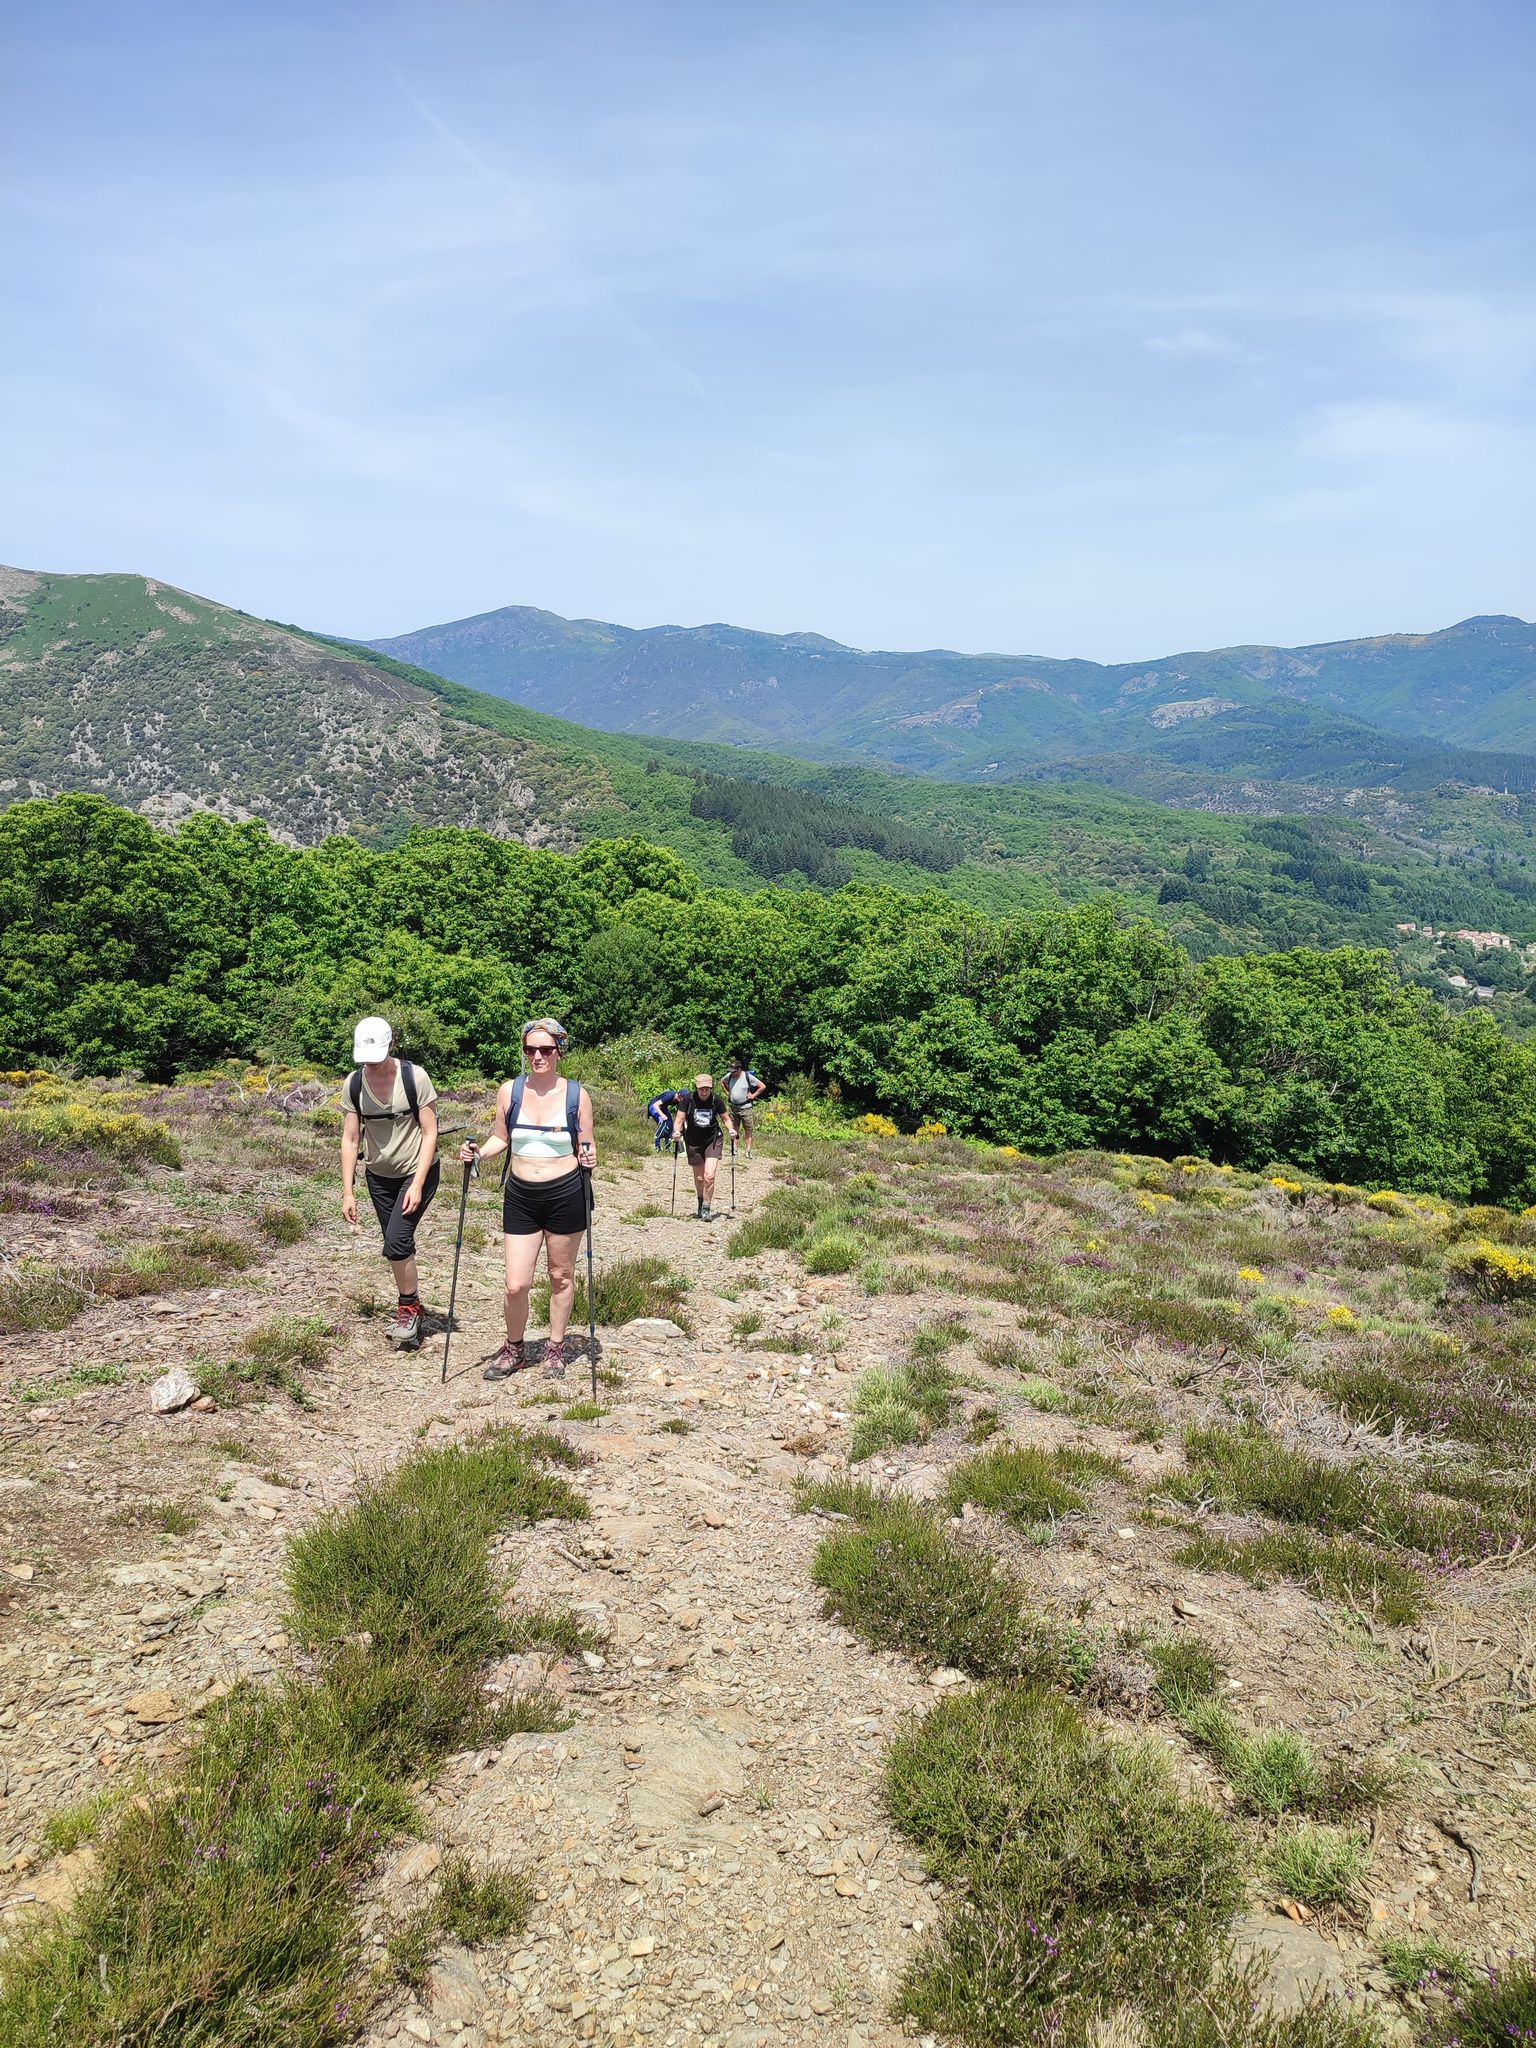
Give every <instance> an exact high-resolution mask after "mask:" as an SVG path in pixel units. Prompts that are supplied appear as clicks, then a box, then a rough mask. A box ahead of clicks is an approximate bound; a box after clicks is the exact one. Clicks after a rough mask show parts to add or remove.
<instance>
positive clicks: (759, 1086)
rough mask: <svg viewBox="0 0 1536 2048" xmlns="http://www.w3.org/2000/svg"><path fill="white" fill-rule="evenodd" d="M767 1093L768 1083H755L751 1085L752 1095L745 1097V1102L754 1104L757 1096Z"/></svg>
mask: <svg viewBox="0 0 1536 2048" xmlns="http://www.w3.org/2000/svg"><path fill="white" fill-rule="evenodd" d="M767 1093H768V1083H767V1082H766V1081H755V1082H754V1083H753V1084H752V1093H751V1094H750V1095H749V1096H748V1097H747V1100H748V1102H756V1100H757V1098H758V1097H759V1095H766V1094H767Z"/></svg>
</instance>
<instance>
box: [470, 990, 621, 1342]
mask: <svg viewBox="0 0 1536 2048" xmlns="http://www.w3.org/2000/svg"><path fill="white" fill-rule="evenodd" d="M567 1043H568V1040H567V1038H566V1035H565V1029H564V1027H563V1026H562V1025H561V1024H560V1023H558V1022H557V1021H556V1019H555V1018H553V1017H535V1018H534V1019H533V1021H532V1023H530V1024H525V1025H524V1026H523V1057H524V1059H525V1060H526V1062H527V1069H528V1070H527V1072H526V1073H524V1074H521V1075H519V1076H518V1078H517V1080H516V1081H503V1082H502V1084H501V1086H500V1088H498V1089H497V1091H496V1124H495V1128H494V1129H493V1131H492V1132H491V1135H490V1137H489V1138H487V1139H486V1141H485V1143H484V1144H483V1145H476V1144H474V1143H473V1142H471V1143H469V1144H467V1145H465V1147H464V1149H463V1150H462V1152H460V1154H459V1157H460V1158H461V1159H462V1160H463V1162H464V1164H465V1165H466V1166H471V1165H473V1164H474V1162H475V1161H476V1160H477V1159H494V1158H496V1157H497V1155H498V1154H499V1153H502V1152H509V1153H510V1154H511V1158H510V1160H509V1161H508V1169H509V1170H508V1173H507V1185H506V1192H505V1194H504V1195H503V1197H502V1204H501V1228H502V1242H503V1244H504V1246H505V1248H506V1255H507V1292H506V1298H505V1301H504V1304H503V1306H504V1308H505V1310H506V1318H507V1341H506V1343H505V1344H503V1345H502V1347H501V1349H500V1351H498V1352H497V1354H496V1356H495V1357H494V1358H493V1359H492V1361H491V1363H490V1364H489V1365H488V1366H487V1367H486V1368H485V1373H484V1375H483V1376H484V1378H486V1379H488V1380H504V1379H506V1378H507V1376H508V1374H509V1373H514V1372H521V1371H522V1369H523V1367H524V1366H525V1365H527V1364H528V1363H529V1360H528V1358H527V1355H526V1348H525V1343H524V1337H525V1332H526V1331H527V1328H528V1294H529V1290H530V1288H531V1287H532V1285H533V1269H534V1267H535V1266H536V1265H537V1264H538V1262H539V1251H540V1248H541V1247H542V1248H543V1251H544V1262H545V1266H546V1268H547V1270H548V1273H549V1346H548V1349H547V1351H546V1352H545V1359H544V1369H545V1371H546V1373H547V1374H548V1375H549V1377H550V1378H551V1379H564V1377H565V1331H566V1325H567V1324H568V1323H569V1322H570V1320H571V1304H572V1302H573V1301H574V1299H575V1295H576V1253H577V1250H578V1249H579V1247H580V1244H581V1239H582V1233H583V1232H584V1231H585V1230H586V1227H587V1201H588V1198H589V1196H588V1190H589V1189H590V1187H591V1181H590V1178H589V1179H588V1180H587V1182H586V1185H585V1186H583V1184H582V1183H583V1175H584V1174H586V1175H588V1176H590V1174H591V1171H592V1168H593V1167H594V1166H596V1164H597V1147H596V1145H594V1143H593V1142H592V1098H591V1097H590V1096H589V1095H588V1094H587V1091H586V1089H585V1088H582V1087H580V1086H579V1085H578V1084H577V1083H576V1082H574V1081H563V1080H562V1079H561V1078H560V1055H561V1054H562V1053H563V1052H564V1051H565V1048H566V1045H567Z"/></svg>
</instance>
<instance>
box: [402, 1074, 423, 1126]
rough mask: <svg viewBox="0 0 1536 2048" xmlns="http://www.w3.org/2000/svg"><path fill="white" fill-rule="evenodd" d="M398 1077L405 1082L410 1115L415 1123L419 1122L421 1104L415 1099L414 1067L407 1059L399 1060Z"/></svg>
mask: <svg viewBox="0 0 1536 2048" xmlns="http://www.w3.org/2000/svg"><path fill="white" fill-rule="evenodd" d="M400 1078H401V1080H402V1081H403V1082H404V1083H405V1099H406V1101H407V1102H408V1103H409V1105H410V1110H411V1115H412V1116H413V1117H414V1118H415V1120H416V1122H417V1124H420V1122H421V1104H420V1103H419V1102H418V1101H417V1099H416V1069H415V1068H414V1067H413V1066H412V1065H411V1063H410V1061H409V1060H402V1061H401V1062H400Z"/></svg>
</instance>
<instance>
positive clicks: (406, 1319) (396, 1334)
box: [389, 1301, 421, 1351]
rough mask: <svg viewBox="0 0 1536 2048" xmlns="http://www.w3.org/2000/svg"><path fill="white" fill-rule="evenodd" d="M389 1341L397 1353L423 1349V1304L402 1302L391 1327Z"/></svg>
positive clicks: (391, 1322)
mask: <svg viewBox="0 0 1536 2048" xmlns="http://www.w3.org/2000/svg"><path fill="white" fill-rule="evenodd" d="M389 1341H390V1343H391V1344H393V1345H394V1347H395V1349H396V1350H397V1351H419V1350H420V1349H421V1303H420V1302H419V1301H416V1302H404V1301H402V1302H401V1303H400V1305H399V1307H398V1308H397V1309H396V1310H395V1313H394V1316H393V1317H392V1319H391V1321H390V1325H389Z"/></svg>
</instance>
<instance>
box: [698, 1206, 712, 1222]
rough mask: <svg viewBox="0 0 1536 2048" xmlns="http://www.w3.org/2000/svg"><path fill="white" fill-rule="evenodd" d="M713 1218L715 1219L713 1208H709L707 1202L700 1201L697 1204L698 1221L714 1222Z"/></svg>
mask: <svg viewBox="0 0 1536 2048" xmlns="http://www.w3.org/2000/svg"><path fill="white" fill-rule="evenodd" d="M714 1220H715V1212H714V1210H713V1209H711V1208H710V1206H709V1204H708V1202H700V1204H699V1221H700V1222H701V1223H713V1222H714Z"/></svg>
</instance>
